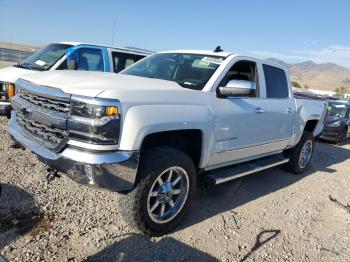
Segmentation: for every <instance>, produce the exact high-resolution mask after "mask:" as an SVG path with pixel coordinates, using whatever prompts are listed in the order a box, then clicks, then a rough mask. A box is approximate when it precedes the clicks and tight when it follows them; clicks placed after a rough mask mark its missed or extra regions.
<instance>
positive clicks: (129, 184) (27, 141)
mask: <svg viewBox="0 0 350 262" xmlns="http://www.w3.org/2000/svg"><path fill="white" fill-rule="evenodd" d="M7 131H8V132H9V134H10V135H11V136H12V138H13V139H15V140H16V141H17V142H19V143H20V144H21V145H23V146H24V147H25V148H27V149H28V150H30V151H32V152H33V153H35V154H36V155H37V157H38V159H39V160H40V161H41V162H43V163H45V164H46V165H48V166H49V167H50V168H52V169H56V170H58V171H60V172H62V173H65V174H66V175H67V176H68V177H70V178H71V179H73V180H74V181H76V182H77V183H79V184H83V185H88V186H92V187H97V188H104V189H108V190H110V191H116V192H122V191H127V190H131V189H133V187H134V183H135V180H136V172H137V167H138V162H139V152H138V151H112V152H96V151H87V150H86V149H85V150H84V149H79V148H76V147H70V146H68V147H66V148H65V149H63V151H62V152H61V153H53V152H52V151H50V150H48V149H47V148H45V147H44V146H42V145H40V144H38V143H36V142H35V141H33V140H32V139H31V138H30V137H28V136H27V135H26V134H25V133H24V132H23V131H22V129H21V128H20V127H19V126H18V125H17V124H16V119H15V114H13V115H12V117H11V119H10V121H9V124H8V127H7Z"/></svg>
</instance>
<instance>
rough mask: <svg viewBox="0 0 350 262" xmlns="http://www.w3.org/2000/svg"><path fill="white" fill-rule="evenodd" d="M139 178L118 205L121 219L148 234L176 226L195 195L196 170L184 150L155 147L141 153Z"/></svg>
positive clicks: (158, 232) (161, 231)
mask: <svg viewBox="0 0 350 262" xmlns="http://www.w3.org/2000/svg"><path fill="white" fill-rule="evenodd" d="M139 170H140V173H139V181H138V183H137V185H136V188H135V189H134V190H133V191H131V192H130V193H129V194H127V195H124V196H121V197H120V198H119V199H120V200H119V206H120V208H121V210H120V211H121V214H122V216H123V218H124V220H125V221H126V222H127V223H129V224H130V225H131V226H134V227H136V228H138V229H139V230H141V231H143V232H145V233H147V234H149V235H161V234H164V233H167V232H169V231H171V230H172V229H173V228H174V227H176V226H177V225H178V224H179V223H180V221H181V219H182V217H183V215H184V214H185V212H186V210H187V209H188V207H189V204H190V202H191V200H192V198H193V196H194V194H195V190H196V184H197V179H196V170H195V167H194V165H193V162H192V160H191V158H190V157H189V156H188V155H186V154H185V153H184V152H182V151H180V150H177V149H174V148H170V147H158V148H153V149H151V150H148V151H147V152H145V153H144V157H143V159H142V160H141V163H140V167H139Z"/></svg>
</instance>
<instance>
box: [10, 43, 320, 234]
mask: <svg viewBox="0 0 350 262" xmlns="http://www.w3.org/2000/svg"><path fill="white" fill-rule="evenodd" d="M16 87H17V89H16V90H17V93H16V95H15V97H14V98H13V99H12V106H13V108H14V111H12V116H11V119H10V121H9V125H8V132H9V134H10V135H11V136H12V138H13V139H15V140H16V141H18V142H19V143H20V144H21V145H22V146H23V147H25V148H28V149H29V150H30V151H32V152H33V153H34V154H36V155H37V157H38V158H39V160H41V161H42V162H44V163H46V164H47V165H48V166H49V168H50V169H51V171H50V173H51V175H53V176H54V175H55V174H56V172H58V171H60V172H63V173H65V174H67V175H68V176H69V177H70V178H72V179H73V180H75V181H76V182H78V183H80V184H84V185H88V186H91V187H96V188H104V189H108V190H111V191H115V192H119V193H122V197H120V198H118V199H120V203H119V205H120V207H119V208H120V211H121V213H122V215H123V217H124V218H125V219H126V220H127V221H128V222H129V223H131V224H132V225H134V226H135V227H137V228H139V229H141V230H143V231H144V232H146V233H149V234H163V233H166V232H169V231H170V230H172V229H173V228H174V227H175V226H176V225H177V224H178V223H179V222H180V221H181V219H182V217H183V215H184V214H185V211H186V210H187V209H188V207H189V204H190V202H191V201H192V199H193V196H194V194H195V191H196V187H197V180H198V179H207V180H208V181H210V182H212V183H213V184H220V183H223V182H226V181H229V180H233V179H236V178H239V177H242V176H245V175H248V174H251V173H254V172H257V171H260V170H263V169H267V168H270V167H273V166H277V165H284V166H285V167H286V168H287V169H288V170H290V171H291V172H293V173H296V174H300V173H302V172H304V171H305V170H306V169H307V167H308V166H309V164H310V161H311V158H312V154H313V151H314V147H315V142H314V141H315V137H317V136H318V135H319V134H320V133H321V131H322V129H323V122H324V118H325V115H326V112H327V103H326V102H323V101H316V100H308V99H295V98H294V97H293V92H292V86H291V84H290V80H289V75H288V72H287V70H286V68H284V67H283V66H281V65H278V64H274V63H272V62H268V61H262V60H259V59H256V58H252V57H248V56H243V55H240V54H237V53H231V52H223V51H221V50H220V49H218V50H215V51H198V50H186V51H169V52H161V53H157V54H153V55H151V56H149V57H147V58H145V59H142V60H141V61H139V62H137V63H135V64H134V65H132V66H130V67H129V68H127V69H125V70H123V71H122V72H121V73H120V74H110V73H105V74H102V73H97V72H96V73H95V72H91V73H86V72H77V71H66V72H58V71H56V72H45V73H42V74H33V75H26V76H23V77H22V78H21V79H19V80H18V81H16ZM51 177H52V176H51Z"/></svg>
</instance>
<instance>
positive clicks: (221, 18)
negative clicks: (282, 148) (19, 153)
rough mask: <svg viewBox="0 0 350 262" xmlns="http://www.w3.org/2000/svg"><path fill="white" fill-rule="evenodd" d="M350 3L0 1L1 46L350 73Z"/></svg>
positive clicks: (323, 0)
mask: <svg viewBox="0 0 350 262" xmlns="http://www.w3.org/2000/svg"><path fill="white" fill-rule="evenodd" d="M349 11H350V1H349V0H333V1H327V0H304V1H301V0H293V1H281V0H264V1H263V0H261V1H258V0H250V1H244V0H240V1H234V0H232V1H224V0H222V1H215V0H211V1H207V0H202V1H199V0H198V1H196V0H193V1H191V0H187V1H185V0H177V1H165V0H163V1H161V0H153V1H152V0H148V1H145V0H144V1H133V0H129V1H116V0H114V1H107V0H99V1H89V0H85V1H82V0H71V1H66V0H59V1H49V0H47V1H44V0H42V1H40V0H22V1H19V0H0V14H1V15H0V41H6V42H8V41H10V39H11V41H12V42H16V43H23V44H34V45H44V44H47V43H49V42H55V41H82V42H92V43H99V44H108V45H111V44H112V39H113V27H114V26H113V24H115V32H114V43H113V44H114V45H115V46H133V47H139V48H145V49H150V50H155V51H161V50H169V49H210V50H211V49H214V48H215V47H216V46H217V45H221V46H222V47H223V49H224V50H230V51H237V52H242V53H245V54H248V55H254V56H258V57H262V58H266V57H276V58H280V59H283V60H285V61H287V62H301V61H305V60H314V61H316V62H334V63H338V64H341V65H344V66H347V67H350V28H349V26H350V15H349Z"/></svg>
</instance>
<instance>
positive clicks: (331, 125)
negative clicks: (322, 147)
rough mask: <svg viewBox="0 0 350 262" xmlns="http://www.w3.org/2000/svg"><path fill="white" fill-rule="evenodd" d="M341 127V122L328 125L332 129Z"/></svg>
mask: <svg viewBox="0 0 350 262" xmlns="http://www.w3.org/2000/svg"><path fill="white" fill-rule="evenodd" d="M340 125H341V121H337V122H334V123H332V124H328V126H330V127H338V126H340Z"/></svg>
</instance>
